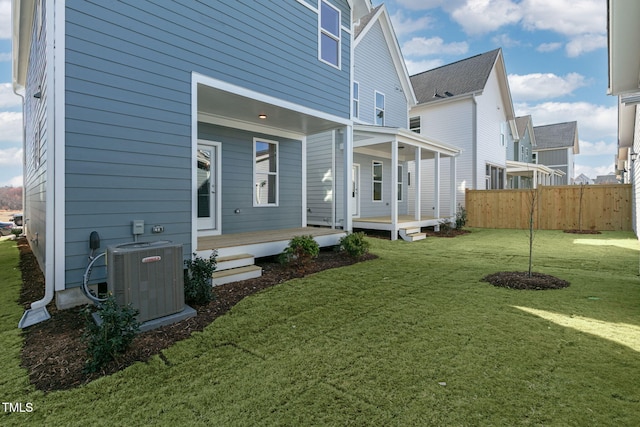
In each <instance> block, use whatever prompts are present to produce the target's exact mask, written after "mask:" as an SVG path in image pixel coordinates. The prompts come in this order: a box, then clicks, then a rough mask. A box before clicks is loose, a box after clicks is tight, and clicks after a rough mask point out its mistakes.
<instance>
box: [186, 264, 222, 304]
mask: <svg viewBox="0 0 640 427" xmlns="http://www.w3.org/2000/svg"><path fill="white" fill-rule="evenodd" d="M217 256H218V252H217V251H213V252H212V253H211V256H210V257H209V258H207V259H205V258H202V257H200V256H198V255H196V254H195V253H194V254H193V259H189V260H186V261H185V262H184V263H185V265H186V267H187V269H186V270H185V271H184V299H185V301H186V302H187V304H197V305H204V304H208V303H209V302H211V301H212V300H213V298H214V295H213V286H212V285H211V275H212V274H213V272H214V271H215V270H216V265H217V262H216V258H217Z"/></svg>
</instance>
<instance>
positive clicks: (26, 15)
mask: <svg viewBox="0 0 640 427" xmlns="http://www.w3.org/2000/svg"><path fill="white" fill-rule="evenodd" d="M34 8H35V2H34V0H13V2H12V6H11V12H12V13H11V20H12V34H11V36H12V58H11V59H12V83H13V90H14V91H15V92H18V91H19V90H20V89H21V88H24V86H25V84H26V80H27V66H28V63H29V50H30V47H31V29H32V26H33V10H34Z"/></svg>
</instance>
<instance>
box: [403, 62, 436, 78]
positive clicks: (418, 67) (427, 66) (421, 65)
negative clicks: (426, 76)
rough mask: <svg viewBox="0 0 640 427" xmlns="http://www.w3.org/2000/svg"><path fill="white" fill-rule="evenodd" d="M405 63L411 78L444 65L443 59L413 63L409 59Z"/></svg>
mask: <svg viewBox="0 0 640 427" xmlns="http://www.w3.org/2000/svg"><path fill="white" fill-rule="evenodd" d="M405 62H406V64H407V71H408V72H409V75H411V76H412V75H414V74H417V73H421V72H423V71H427V70H432V69H434V68H438V67H439V66H441V65H444V61H443V60H442V59H425V60H423V61H412V60H410V59H408V60H406V61H405Z"/></svg>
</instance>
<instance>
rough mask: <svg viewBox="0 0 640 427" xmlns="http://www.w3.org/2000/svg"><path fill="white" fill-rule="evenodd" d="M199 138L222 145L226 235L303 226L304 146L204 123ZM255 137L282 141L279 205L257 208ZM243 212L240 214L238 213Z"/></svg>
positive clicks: (279, 145)
mask: <svg viewBox="0 0 640 427" xmlns="http://www.w3.org/2000/svg"><path fill="white" fill-rule="evenodd" d="M198 138H199V139H207V140H210V141H216V142H220V143H221V144H222V148H221V155H222V183H221V186H219V187H218V189H219V191H220V190H221V191H222V218H221V223H222V233H223V234H231V233H241V232H245V231H260V230H277V229H280V228H293V227H300V226H301V225H302V143H301V142H300V141H296V140H290V139H283V138H279V137H276V136H272V135H266V134H255V133H253V132H244V131H240V130H237V129H232V128H226V127H222V126H214V125H209V124H204V123H201V124H200V126H199V132H198ZM253 138H264V139H268V140H270V141H278V157H279V159H278V179H279V188H278V199H279V203H278V206H258V207H254V206H253V186H254V177H253ZM236 209H239V210H240V213H235V210H236Z"/></svg>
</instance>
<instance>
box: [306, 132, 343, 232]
mask: <svg viewBox="0 0 640 427" xmlns="http://www.w3.org/2000/svg"><path fill="white" fill-rule="evenodd" d="M333 135H334V132H324V133H321V134H318V135H312V136H310V137H308V138H307V208H308V209H307V222H308V224H310V225H325V226H331V225H332V223H333V219H332V216H333V208H332V205H333V201H334V200H335V194H334V186H336V185H343V184H342V183H338V182H337V181H335V170H334V164H336V163H337V162H336V159H335V158H332V155H333V154H335V155H337V154H338V150H332V146H333V145H335V142H334V137H333ZM340 160H342V159H340Z"/></svg>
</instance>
